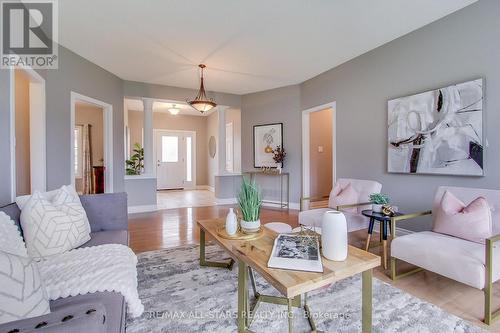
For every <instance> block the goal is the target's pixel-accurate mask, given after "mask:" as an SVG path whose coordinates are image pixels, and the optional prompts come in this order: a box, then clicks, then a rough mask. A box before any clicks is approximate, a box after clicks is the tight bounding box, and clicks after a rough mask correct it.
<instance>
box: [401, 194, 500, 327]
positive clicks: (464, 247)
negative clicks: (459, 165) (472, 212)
mask: <svg viewBox="0 0 500 333" xmlns="http://www.w3.org/2000/svg"><path fill="white" fill-rule="evenodd" d="M446 190H449V191H450V192H451V193H453V195H455V196H456V197H457V198H459V199H460V200H462V201H463V202H467V203H468V202H471V201H472V200H474V199H476V198H477V197H479V196H482V197H484V198H486V200H487V201H488V204H489V205H490V207H491V217H492V223H493V224H492V227H493V235H496V236H492V237H490V238H489V239H487V240H486V244H484V245H483V244H479V243H474V242H471V241H468V240H464V239H461V238H457V237H453V236H448V235H444V234H440V233H436V232H432V231H423V232H416V233H412V234H409V235H404V236H400V237H397V238H394V239H393V240H392V243H391V278H392V279H393V280H396V279H398V278H401V277H404V276H407V275H409V274H412V273H415V272H417V271H419V270H421V269H426V270H428V271H432V272H434V273H437V274H440V275H443V276H446V277H448V278H450V279H453V280H456V281H459V282H461V283H464V284H466V285H469V286H471V287H474V288H476V289H480V290H483V291H484V296H485V309H484V322H485V323H486V324H488V325H489V324H490V323H491V322H493V320H495V319H498V318H499V317H500V310H497V311H496V312H493V311H492V297H493V291H492V284H493V283H494V282H496V281H498V280H500V244H498V245H495V243H500V190H486V189H476V188H463V187H445V186H441V187H439V188H438V190H437V192H436V195H435V197H434V204H433V211H437V207H439V203H440V201H441V198H442V197H443V194H444V192H445V191H446ZM430 214H432V211H428V212H423V213H416V214H411V215H403V216H398V217H395V218H393V220H392V223H393V225H392V228H393V230H395V229H394V228H395V227H396V224H397V222H398V221H401V220H407V219H409V218H413V217H417V216H422V215H430ZM397 260H402V261H405V262H408V263H410V264H412V265H415V266H417V267H418V268H417V269H414V270H411V271H409V272H406V273H402V274H400V275H398V274H397V267H396V262H397Z"/></svg>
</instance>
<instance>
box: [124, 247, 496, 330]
mask: <svg viewBox="0 0 500 333" xmlns="http://www.w3.org/2000/svg"><path fill="white" fill-rule="evenodd" d="M198 256H199V247H198V246H195V245H193V246H184V247H178V248H173V249H165V250H159V251H152V252H146V253H142V254H139V255H138V257H139V263H138V266H137V268H138V275H139V297H140V298H141V300H142V302H143V303H144V306H145V312H144V314H143V315H142V316H141V317H139V318H135V319H133V320H132V319H127V333H135V332H169V333H171V332H184V333H187V332H214V333H215V332H217V333H219V332H236V331H237V330H236V311H237V284H238V279H237V272H238V269H237V267H236V265H235V267H233V269H232V271H229V270H227V269H221V268H209V267H203V268H200V266H199V263H198ZM207 258H210V259H215V260H220V259H224V258H227V256H226V255H225V253H224V252H223V250H221V249H220V248H219V247H217V246H215V245H211V246H208V247H207ZM257 287H258V289H259V291H260V292H261V293H263V294H274V295H277V292H276V291H275V289H274V288H273V287H272V286H270V285H269V284H267V283H266V282H265V280H264V279H262V278H261V277H257ZM251 294H252V293H251V292H250V295H251ZM308 303H309V305H310V307H311V310H312V312H313V315H314V316H315V320H316V323H317V324H318V329H320V330H323V331H325V332H360V331H361V278H360V276H355V277H353V278H350V279H345V280H343V281H340V282H337V283H335V284H333V285H331V286H330V287H329V288H323V289H320V290H318V291H315V292H313V293H311V294H310V297H309V298H308ZM285 311H286V307H285V306H281V305H274V304H265V303H263V304H261V305H260V307H259V310H258V317H257V318H256V319H255V321H254V322H253V323H252V325H251V326H250V329H251V330H252V331H254V332H287V329H288V326H287V317H286V312H285ZM309 331H310V329H309V325H308V323H307V319H306V318H305V317H304V313H303V310H302V309H298V308H297V309H295V310H294V332H309ZM372 331H373V332H429V333H430V332H432V333H434V332H486V331H484V330H482V329H481V328H478V327H476V326H474V325H472V324H471V323H469V322H467V321H465V320H462V319H460V318H458V317H456V316H454V315H451V314H449V313H446V312H444V311H443V310H441V309H440V308H438V307H436V306H435V305H432V304H430V303H427V302H424V301H422V300H420V299H418V298H416V297H413V296H411V295H410V294H408V293H406V292H404V291H402V290H399V289H397V288H394V287H392V286H391V285H389V284H387V283H384V282H382V281H380V280H378V279H375V278H374V279H373V330H372Z"/></svg>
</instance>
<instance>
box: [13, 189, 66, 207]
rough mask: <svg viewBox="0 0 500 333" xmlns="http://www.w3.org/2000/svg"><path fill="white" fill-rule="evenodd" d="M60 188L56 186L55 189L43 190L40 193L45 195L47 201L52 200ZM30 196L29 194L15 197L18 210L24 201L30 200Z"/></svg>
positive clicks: (24, 203)
mask: <svg viewBox="0 0 500 333" xmlns="http://www.w3.org/2000/svg"><path fill="white" fill-rule="evenodd" d="M60 190H61V189H60V188H58V189H57V190H52V191H48V192H43V193H42V194H43V196H44V197H45V199H47V200H49V201H53V200H54V197H55V196H56V194H57V193H59V191H60ZM30 198H31V194H27V195H21V196H19V197H16V204H17V207H19V209H20V210H23V208H24V205H26V203H27V202H28V201H29V200H30Z"/></svg>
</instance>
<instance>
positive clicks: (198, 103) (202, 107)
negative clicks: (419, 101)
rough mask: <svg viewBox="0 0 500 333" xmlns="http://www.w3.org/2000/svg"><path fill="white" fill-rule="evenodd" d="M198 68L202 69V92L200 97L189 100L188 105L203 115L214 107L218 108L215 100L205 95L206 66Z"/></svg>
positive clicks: (199, 93) (199, 92)
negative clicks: (204, 71) (204, 77)
mask: <svg viewBox="0 0 500 333" xmlns="http://www.w3.org/2000/svg"><path fill="white" fill-rule="evenodd" d="M198 67H200V68H201V77H200V90H199V91H198V95H196V97H195V98H194V99H193V100H188V101H187V102H188V104H189V105H191V106H192V107H193V108H194V109H196V110H198V111H200V112H201V113H205V112H207V111H210V110H211V109H213V108H214V107H216V106H217V103H215V101H214V99H213V98H208V97H207V94H206V93H205V86H204V85H203V70H204V69H205V67H206V66H205V65H203V64H200V65H198Z"/></svg>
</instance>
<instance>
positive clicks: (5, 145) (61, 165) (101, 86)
mask: <svg viewBox="0 0 500 333" xmlns="http://www.w3.org/2000/svg"><path fill="white" fill-rule="evenodd" d="M38 72H39V74H40V75H41V76H42V77H44V78H45V80H46V82H45V84H46V102H47V105H46V112H47V113H46V120H47V129H46V132H47V142H46V144H47V189H49V190H50V189H54V188H57V187H59V186H61V185H64V184H69V183H70V182H71V179H70V167H71V166H70V162H69V161H70V149H71V142H70V134H71V133H70V126H69V125H70V95H71V91H74V92H77V93H80V94H82V95H86V96H89V97H92V98H95V99H98V100H101V101H103V102H106V103H109V104H111V105H113V162H114V177H113V183H114V191H115V192H120V191H123V190H124V179H123V177H124V174H125V171H124V168H123V165H124V158H123V155H124V153H123V85H122V83H123V81H122V80H121V79H120V78H118V77H117V76H115V75H113V74H111V73H109V72H107V71H106V70H104V69H102V68H100V67H98V66H97V65H95V64H93V63H91V62H90V61H88V60H86V59H84V58H82V57H80V56H79V55H77V54H75V53H73V52H71V51H70V50H68V49H66V48H64V47H62V46H60V47H59V69H57V70H43V71H38ZM0 84H1V86H0V87H1V89H0V110H1V116H0V117H1V122H0V153H1V155H2V158H1V159H0V163H1V164H0V166H1V170H5V172H0V177H1V178H0V182H1V183H0V205H2V204H6V203H8V202H10V201H11V198H10V186H11V185H10V174H9V172H8V170H10V134H9V132H10V127H9V122H10V115H9V113H10V110H9V105H10V93H9V71H8V70H4V69H2V70H0Z"/></svg>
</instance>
